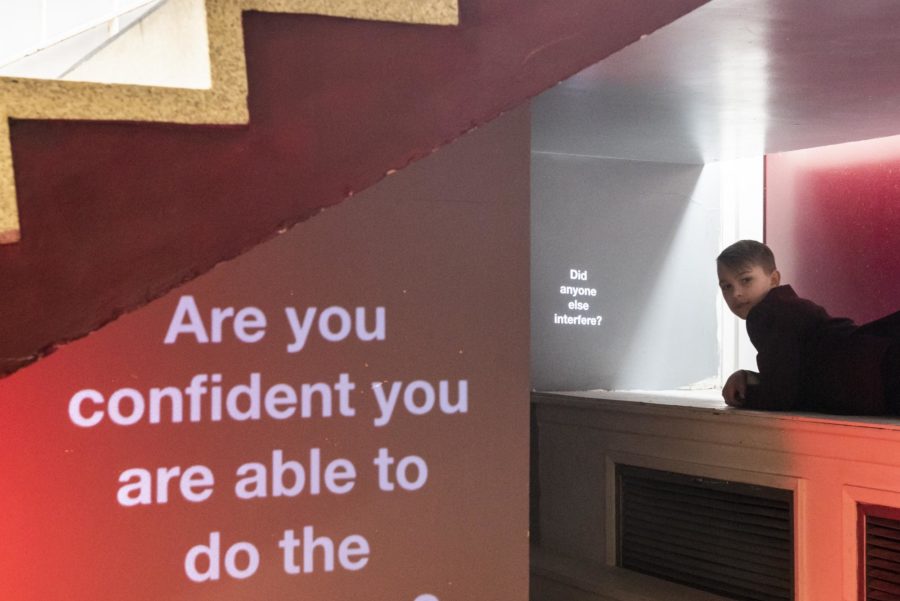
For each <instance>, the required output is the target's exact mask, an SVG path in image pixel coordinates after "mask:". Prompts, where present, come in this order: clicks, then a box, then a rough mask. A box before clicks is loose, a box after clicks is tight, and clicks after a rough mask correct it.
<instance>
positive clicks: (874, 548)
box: [861, 506, 900, 601]
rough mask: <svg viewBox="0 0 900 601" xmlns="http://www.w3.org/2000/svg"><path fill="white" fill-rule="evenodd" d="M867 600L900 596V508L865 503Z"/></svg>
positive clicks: (881, 600)
mask: <svg viewBox="0 0 900 601" xmlns="http://www.w3.org/2000/svg"><path fill="white" fill-rule="evenodd" d="M861 511H862V515H863V516H864V518H865V522H864V525H865V530H864V533H865V534H864V537H865V545H861V547H862V548H863V549H864V552H865V557H864V563H863V565H864V566H865V574H866V577H865V597H863V598H864V599H866V601H897V600H898V599H900V510H898V509H895V508H890V507H873V506H862V507H861Z"/></svg>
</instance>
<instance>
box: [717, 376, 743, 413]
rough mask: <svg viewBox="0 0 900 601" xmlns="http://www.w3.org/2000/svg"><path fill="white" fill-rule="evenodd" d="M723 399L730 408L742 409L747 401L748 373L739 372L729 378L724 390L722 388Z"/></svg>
mask: <svg viewBox="0 0 900 601" xmlns="http://www.w3.org/2000/svg"><path fill="white" fill-rule="evenodd" d="M722 398H723V399H725V404H726V405H728V406H729V407H741V406H742V405H743V404H744V401H745V400H746V399H747V372H745V371H744V370H742V369H741V370H738V371H736V372H734V373H733V374H731V375H730V376H728V380H726V382H725V386H724V388H722Z"/></svg>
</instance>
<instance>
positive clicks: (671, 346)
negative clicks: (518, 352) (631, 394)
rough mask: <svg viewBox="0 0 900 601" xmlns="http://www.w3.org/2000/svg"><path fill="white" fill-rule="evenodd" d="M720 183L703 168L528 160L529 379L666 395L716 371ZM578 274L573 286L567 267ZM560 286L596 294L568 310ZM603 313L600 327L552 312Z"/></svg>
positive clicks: (542, 384) (549, 385) (557, 386)
mask: <svg viewBox="0 0 900 601" xmlns="http://www.w3.org/2000/svg"><path fill="white" fill-rule="evenodd" d="M719 220H720V210H719V179H718V177H717V174H716V173H713V174H712V175H710V176H706V175H704V169H703V166H701V165H682V164H674V163H649V162H640V161H627V160H617V159H608V158H599V157H583V156H575V155H566V154H550V153H536V152H535V153H532V382H533V385H534V387H535V388H537V389H539V390H586V389H594V388H604V389H615V388H646V389H665V388H674V387H678V386H684V385H689V384H692V383H694V382H697V381H698V380H703V379H706V378H714V377H715V376H716V374H717V372H718V345H717V340H716V327H717V326H716V308H715V297H716V290H717V281H716V277H715V276H716V274H715V264H714V258H715V256H716V254H717V252H718V246H719ZM570 269H578V270H582V271H587V275H588V279H587V280H584V281H571V280H570V279H569V270H570ZM562 285H579V286H585V287H591V288H594V289H596V290H597V296H596V297H593V298H589V299H583V300H586V301H588V302H589V303H590V305H591V307H590V310H589V311H581V312H579V311H572V310H569V309H568V306H567V303H568V302H569V300H571V297H567V296H566V295H563V294H560V286H562ZM560 313H567V314H570V315H572V314H578V313H583V314H585V315H595V314H596V315H601V316H602V318H603V320H602V323H601V325H599V326H580V325H562V324H556V323H554V321H553V319H554V314H560Z"/></svg>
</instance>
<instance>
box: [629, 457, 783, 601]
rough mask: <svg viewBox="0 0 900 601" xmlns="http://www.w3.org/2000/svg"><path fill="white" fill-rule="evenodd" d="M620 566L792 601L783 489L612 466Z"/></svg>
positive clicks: (753, 598)
mask: <svg viewBox="0 0 900 601" xmlns="http://www.w3.org/2000/svg"><path fill="white" fill-rule="evenodd" d="M616 475H617V484H618V495H617V497H618V498H617V505H618V560H619V565H620V566H621V567H623V568H627V569H630V570H634V571H637V572H642V573H644V574H648V575H651V576H655V577H657V578H663V579H666V580H671V581H674V582H679V583H681V584H685V585H688V586H691V587H694V588H697V589H701V590H706V591H710V592H713V593H716V594H718V595H721V596H724V597H728V598H731V599H739V600H741V601H775V600H778V601H789V600H792V599H793V598H794V593H793V591H794V535H793V494H792V492H791V491H789V490H782V489H777V488H769V487H763V486H754V485H749V484H745V483H739V482H728V481H725V480H714V479H709V478H697V477H693V476H687V475H684V474H676V473H672V472H663V471H658V470H651V469H645V468H638V467H633V466H625V465H619V466H618V467H617V469H616Z"/></svg>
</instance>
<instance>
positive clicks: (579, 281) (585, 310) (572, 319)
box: [553, 269, 603, 327]
mask: <svg viewBox="0 0 900 601" xmlns="http://www.w3.org/2000/svg"><path fill="white" fill-rule="evenodd" d="M587 280H588V272H587V270H586V269H569V282H570V283H568V284H563V285H561V286H560V287H559V293H560V295H562V296H564V297H567V298H568V299H569V301H568V302H567V303H566V309H567V310H566V311H564V312H562V313H556V312H554V313H553V323H554V324H555V325H564V326H593V327H596V326H599V325H600V324H601V323H602V322H603V316H602V315H600V314H598V313H592V312H591V302H592V301H590V300H588V299H591V298H594V297H596V296H597V289H596V288H591V287H589V286H588V285H587ZM572 312H575V313H572Z"/></svg>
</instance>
